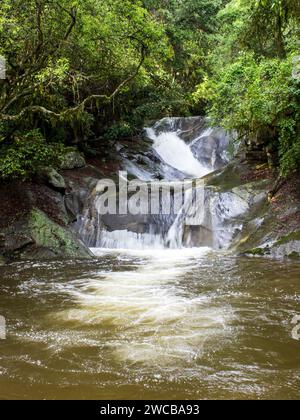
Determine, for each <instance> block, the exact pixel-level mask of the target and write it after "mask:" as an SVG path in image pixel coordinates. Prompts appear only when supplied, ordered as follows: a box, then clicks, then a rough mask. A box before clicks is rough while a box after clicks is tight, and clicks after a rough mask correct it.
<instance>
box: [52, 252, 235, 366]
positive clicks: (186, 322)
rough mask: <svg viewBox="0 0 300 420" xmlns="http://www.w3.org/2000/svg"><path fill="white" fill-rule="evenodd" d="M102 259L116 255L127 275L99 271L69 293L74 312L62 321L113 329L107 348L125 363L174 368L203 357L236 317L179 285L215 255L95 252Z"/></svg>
mask: <svg viewBox="0 0 300 420" xmlns="http://www.w3.org/2000/svg"><path fill="white" fill-rule="evenodd" d="M93 251H94V253H95V254H96V255H97V256H99V257H106V258H107V257H109V256H113V257H114V258H115V257H117V258H118V259H119V260H120V261H121V262H122V265H123V266H125V267H126V265H127V264H128V271H126V270H125V271H123V270H122V271H118V270H114V271H111V272H107V270H105V271H103V272H98V273H97V278H91V279H85V280H84V281H83V283H81V284H76V285H75V287H72V286H70V285H69V286H68V288H67V290H66V292H67V293H69V294H71V295H72V296H73V299H75V300H76V302H77V305H76V307H75V308H74V309H71V310H67V311H64V312H62V313H59V314H58V315H57V316H58V319H59V320H60V322H61V321H63V320H64V321H72V322H76V323H78V322H79V323H80V324H81V325H87V326H99V328H104V327H107V326H113V327H114V328H115V330H116V336H115V337H114V339H113V341H111V342H107V343H106V345H107V346H109V347H110V348H111V352H112V354H113V355H114V358H115V359H117V360H118V361H122V362H131V363H143V364H144V365H150V366H151V365H153V363H157V364H159V365H163V366H176V367H178V366H179V365H181V364H185V365H186V363H192V362H193V361H194V360H195V359H196V358H197V357H200V356H201V354H202V352H203V351H204V346H205V344H206V343H207V341H208V340H209V339H210V338H214V339H215V338H216V337H217V336H221V335H222V334H224V332H225V331H226V325H227V322H228V321H229V319H231V317H232V313H231V310H230V308H229V307H224V306H222V305H218V304H217V303H216V302H215V297H214V296H208V295H206V294H203V295H194V296H192V295H189V294H187V293H186V290H185V287H184V288H182V287H181V286H180V283H181V282H183V281H184V276H185V275H188V273H190V272H191V271H193V270H196V269H197V264H199V261H200V260H201V259H202V258H205V257H206V256H207V254H209V253H210V252H211V251H210V250H209V249H208V248H199V249H185V250H163V251H160V250H144V251H134V250H127V249H119V250H108V249H94V250H93Z"/></svg>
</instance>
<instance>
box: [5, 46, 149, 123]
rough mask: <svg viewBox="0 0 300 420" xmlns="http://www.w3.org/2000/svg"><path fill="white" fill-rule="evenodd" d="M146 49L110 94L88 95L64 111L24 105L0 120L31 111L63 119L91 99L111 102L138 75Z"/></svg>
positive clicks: (16, 119) (82, 107) (23, 114)
mask: <svg viewBox="0 0 300 420" xmlns="http://www.w3.org/2000/svg"><path fill="white" fill-rule="evenodd" d="M146 50H147V48H146V46H145V45H144V44H143V45H142V48H141V60H140V62H139V65H138V66H137V68H136V70H135V71H134V73H133V74H131V75H130V76H129V77H127V79H125V80H123V81H122V82H121V83H120V84H119V86H118V87H117V88H116V89H115V90H114V92H113V93H112V94H111V95H90V96H88V97H87V98H85V99H84V100H83V101H82V102H81V103H80V104H78V105H76V106H75V107H72V108H69V109H66V110H65V111H62V112H55V111H52V110H50V109H47V108H45V107H43V106H40V105H32V106H28V107H25V108H24V109H23V110H22V111H21V112H20V113H19V114H16V115H10V114H3V113H0V119H1V120H2V121H8V122H9V121H10V122H14V121H18V120H20V119H21V118H23V117H24V116H25V115H26V114H27V113H31V114H38V113H40V114H43V115H46V116H49V117H53V118H58V119H63V118H64V117H66V116H71V115H73V114H74V115H75V114H76V113H77V112H78V111H80V110H81V111H84V109H85V108H86V106H87V105H88V104H89V103H90V102H92V101H93V100H103V101H107V102H111V101H112V100H113V99H114V98H115V96H117V95H118V93H119V92H120V91H121V90H122V89H123V87H124V86H126V85H127V84H128V83H130V82H131V81H132V80H133V79H134V78H135V77H136V76H137V75H138V73H139V71H140V69H141V67H142V66H143V64H144V62H145V58H146Z"/></svg>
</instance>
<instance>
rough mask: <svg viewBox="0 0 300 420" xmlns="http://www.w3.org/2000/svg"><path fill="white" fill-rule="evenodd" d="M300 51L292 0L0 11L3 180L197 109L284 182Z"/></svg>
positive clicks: (128, 1) (54, 4) (291, 153)
mask: <svg viewBox="0 0 300 420" xmlns="http://www.w3.org/2000/svg"><path fill="white" fill-rule="evenodd" d="M299 47H300V28H299V1H298V0H231V1H229V0H26V2H24V1H21V0H2V1H1V3H0V55H2V56H3V57H4V58H5V59H6V64H7V75H6V76H7V77H6V79H5V80H0V158H1V160H0V177H1V178H3V179H10V178H12V177H21V178H26V177H28V176H31V175H32V174H34V173H35V172H36V171H37V170H38V168H39V167H40V166H41V165H45V164H47V165H53V166H55V165H56V164H57V163H56V162H59V156H60V155H61V154H63V148H64V147H65V146H68V145H70V144H71V145H74V144H76V145H77V146H78V147H79V148H82V149H84V150H87V149H86V144H88V142H89V140H93V141H94V142H93V144H95V140H97V139H98V141H99V142H107V141H109V140H114V139H116V138H118V137H129V136H133V135H134V134H135V132H136V131H137V130H138V129H139V128H140V127H142V125H143V124H144V123H145V121H147V120H152V119H158V118H160V117H163V116H166V115H189V114H201V113H204V112H205V111H206V110H207V112H208V114H209V115H210V116H211V118H212V120H213V122H214V123H215V124H220V125H222V126H223V127H225V128H228V129H234V130H236V131H238V132H239V134H240V137H244V136H245V137H246V138H247V140H248V143H249V147H250V148H252V147H259V148H262V149H263V150H266V155H267V154H268V155H269V158H270V159H269V160H270V162H272V164H273V165H274V166H276V167H277V168H280V170H281V173H282V174H283V175H286V174H288V173H290V172H291V171H294V170H297V169H298V168H299V166H300V134H299V92H300V90H299V89H300V86H299V83H300V81H299V79H300V78H299V76H298V73H297V66H298V65H299V62H297V54H300V53H299V50H300V48H299ZM299 73H300V71H299Z"/></svg>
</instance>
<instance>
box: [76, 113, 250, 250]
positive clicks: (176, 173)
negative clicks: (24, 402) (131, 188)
mask: <svg viewBox="0 0 300 420" xmlns="http://www.w3.org/2000/svg"><path fill="white" fill-rule="evenodd" d="M145 136H146V138H147V141H148V145H149V150H148V152H147V156H143V155H141V156H138V157H137V158H136V159H134V161H133V160H132V159H130V156H125V157H124V159H123V169H124V170H125V171H127V172H128V174H129V176H130V177H134V178H138V179H139V180H142V181H146V182H148V183H150V182H152V183H154V185H155V182H156V181H155V180H157V179H160V180H165V181H166V185H169V186H171V185H173V184H174V182H175V183H176V182H181V181H182V180H183V179H185V180H199V179H201V178H203V177H205V176H206V175H208V174H209V173H212V172H214V171H215V170H217V169H220V168H222V167H224V166H225V165H226V164H227V163H228V156H227V150H228V146H229V137H228V135H227V134H226V133H225V132H224V131H223V130H220V129H215V128H211V127H209V126H208V123H207V120H205V119H204V118H198V117H195V118H165V119H163V120H161V121H159V122H157V123H156V124H155V125H154V126H153V127H149V128H146V129H145ZM140 162H142V163H140ZM157 182H159V181H157ZM160 182H161V181H160ZM117 194H118V193H117ZM176 198H177V196H176V193H174V194H173V195H172V196H171V212H170V214H166V213H164V212H163V211H162V210H161V211H159V214H155V215H154V214H152V215H151V214H139V215H137V216H134V215H131V214H128V215H118V214H117V215H105V216H100V215H99V212H98V209H99V200H100V196H99V193H97V191H95V190H94V191H93V192H92V194H91V196H90V199H89V202H88V203H87V206H86V209H85V213H84V215H83V217H82V218H81V222H80V233H81V236H82V239H83V240H84V241H85V243H87V244H88V245H89V246H90V247H91V248H112V249H115V248H120V249H162V248H173V249H174V248H175V249H176V248H183V247H194V246H197V247H198V246H211V247H215V248H220V247H223V246H225V247H226V245H227V244H228V243H229V242H230V238H231V237H232V236H233V234H234V231H235V229H236V228H237V226H233V227H232V228H231V229H227V228H225V229H224V223H225V224H226V220H227V219H228V217H230V215H229V214H227V215H226V211H225V212H224V211H223V207H224V200H225V201H226V200H228V199H229V200H230V198H228V197H226V196H221V195H220V194H218V193H215V192H213V191H211V190H210V189H207V188H206V189H205V197H204V202H203V204H204V207H205V208H204V209H203V214H204V216H203V217H202V220H201V222H200V223H199V225H198V226H188V225H187V224H186V217H187V215H188V213H189V211H190V209H191V207H192V204H193V203H194V201H193V199H194V195H193V193H192V192H191V190H187V191H185V192H184V200H183V203H182V206H181V208H180V209H179V211H177V212H175V209H174V206H175V205H174V202H175V199H176ZM118 199H119V198H118ZM163 204H165V203H162V207H163ZM225 204H226V203H225ZM213 205H214V208H213V209H212V207H213ZM240 207H241V208H243V209H244V207H245V206H244V203H242V204H240ZM225 208H226V205H225ZM224 213H225V214H224Z"/></svg>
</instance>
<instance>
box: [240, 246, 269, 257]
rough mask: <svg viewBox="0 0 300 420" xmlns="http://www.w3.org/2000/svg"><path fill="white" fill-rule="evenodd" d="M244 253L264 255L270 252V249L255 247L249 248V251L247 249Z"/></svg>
mask: <svg viewBox="0 0 300 420" xmlns="http://www.w3.org/2000/svg"><path fill="white" fill-rule="evenodd" d="M244 254H245V255H252V256H254V257H263V256H264V255H268V254H270V250H269V249H265V248H253V249H249V250H248V251H245V253H244Z"/></svg>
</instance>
